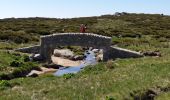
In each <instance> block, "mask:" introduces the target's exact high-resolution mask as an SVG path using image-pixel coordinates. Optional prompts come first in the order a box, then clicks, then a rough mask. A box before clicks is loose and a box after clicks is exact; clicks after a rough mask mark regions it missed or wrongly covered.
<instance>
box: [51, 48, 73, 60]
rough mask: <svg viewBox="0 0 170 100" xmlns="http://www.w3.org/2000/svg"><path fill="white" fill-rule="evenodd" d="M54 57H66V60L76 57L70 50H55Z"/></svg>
mask: <svg viewBox="0 0 170 100" xmlns="http://www.w3.org/2000/svg"><path fill="white" fill-rule="evenodd" d="M54 56H56V57H64V58H71V57H73V56H74V53H73V52H72V51H71V50H69V49H62V50H59V49H55V50H54Z"/></svg>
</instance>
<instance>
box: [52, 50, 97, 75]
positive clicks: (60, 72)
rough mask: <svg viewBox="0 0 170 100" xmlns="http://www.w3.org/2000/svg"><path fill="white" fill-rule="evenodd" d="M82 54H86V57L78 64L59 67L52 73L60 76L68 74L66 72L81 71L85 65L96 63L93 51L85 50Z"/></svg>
mask: <svg viewBox="0 0 170 100" xmlns="http://www.w3.org/2000/svg"><path fill="white" fill-rule="evenodd" d="M84 55H85V56H86V58H85V60H84V61H83V63H82V64H80V65H79V66H70V67H62V68H59V70H58V71H56V72H55V73H54V75H55V76H62V75H64V74H68V73H77V72H79V71H81V70H82V69H83V68H84V67H85V66H88V65H94V64H96V63H97V62H96V58H95V54H94V52H92V51H87V52H85V54H84Z"/></svg>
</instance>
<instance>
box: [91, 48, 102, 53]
mask: <svg viewBox="0 0 170 100" xmlns="http://www.w3.org/2000/svg"><path fill="white" fill-rule="evenodd" d="M92 51H93V52H94V53H98V52H99V51H100V50H99V49H93V50H92Z"/></svg>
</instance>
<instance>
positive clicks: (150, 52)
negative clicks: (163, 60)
mask: <svg viewBox="0 0 170 100" xmlns="http://www.w3.org/2000/svg"><path fill="white" fill-rule="evenodd" d="M142 55H144V56H157V57H161V53H160V52H159V51H146V52H143V53H142Z"/></svg>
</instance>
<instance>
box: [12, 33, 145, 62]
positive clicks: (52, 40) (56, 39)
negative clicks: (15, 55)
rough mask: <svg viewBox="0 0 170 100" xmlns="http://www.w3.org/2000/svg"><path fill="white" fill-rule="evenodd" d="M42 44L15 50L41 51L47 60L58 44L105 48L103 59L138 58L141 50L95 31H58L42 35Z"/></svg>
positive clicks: (25, 51)
mask: <svg viewBox="0 0 170 100" xmlns="http://www.w3.org/2000/svg"><path fill="white" fill-rule="evenodd" d="M40 39H41V41H40V45H36V46H31V47H25V48H19V49H16V50H15V51H19V52H24V53H40V55H41V56H42V57H43V59H44V60H45V61H49V60H51V55H52V54H53V51H54V49H55V48H56V46H82V47H83V46H84V47H93V48H98V49H103V60H104V61H107V60H109V59H116V58H131V57H133V58H137V57H141V56H142V55H141V54H140V53H139V52H135V51H131V50H127V49H123V48H119V47H115V46H111V37H107V36H102V35H97V34H93V33H57V34H52V35H45V36H41V38H40Z"/></svg>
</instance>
